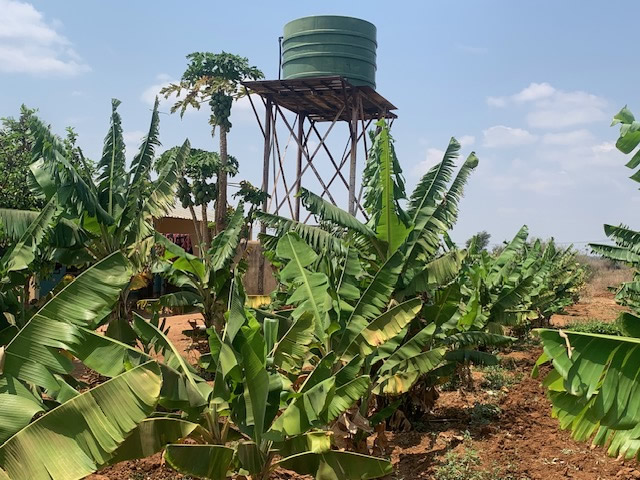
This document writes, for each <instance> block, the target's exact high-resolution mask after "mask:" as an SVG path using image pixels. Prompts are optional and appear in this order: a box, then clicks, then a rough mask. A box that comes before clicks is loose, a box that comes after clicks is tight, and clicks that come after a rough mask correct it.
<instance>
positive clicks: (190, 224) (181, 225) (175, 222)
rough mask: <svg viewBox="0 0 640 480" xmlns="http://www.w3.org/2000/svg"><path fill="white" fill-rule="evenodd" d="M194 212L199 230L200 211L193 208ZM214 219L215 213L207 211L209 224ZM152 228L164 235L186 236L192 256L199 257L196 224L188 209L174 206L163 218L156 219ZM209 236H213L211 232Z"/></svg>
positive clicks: (200, 227) (200, 221) (200, 225)
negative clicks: (190, 246)
mask: <svg viewBox="0 0 640 480" xmlns="http://www.w3.org/2000/svg"><path fill="white" fill-rule="evenodd" d="M194 211H195V214H196V221H197V226H198V228H199V229H202V209H201V208H200V207H195V208H194ZM214 218H215V212H214V211H213V210H207V220H208V221H209V222H211V221H213V219H214ZM154 226H155V228H156V230H157V231H158V232H159V233H163V234H165V235H176V236H177V235H188V236H189V239H190V243H191V245H192V248H193V254H194V255H198V256H200V249H199V248H198V236H197V235H196V224H195V223H194V221H193V217H192V215H191V211H190V210H189V209H188V208H182V207H181V206H179V205H177V206H174V207H173V208H172V209H171V210H169V212H168V213H167V214H166V215H165V216H164V217H161V218H157V219H156V220H155V222H154ZM200 231H201V230H200ZM211 234H212V235H213V232H212V233H211Z"/></svg>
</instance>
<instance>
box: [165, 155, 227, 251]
mask: <svg viewBox="0 0 640 480" xmlns="http://www.w3.org/2000/svg"><path fill="white" fill-rule="evenodd" d="M179 152H180V147H173V148H170V149H169V150H167V151H165V152H164V153H162V155H160V157H159V158H158V160H157V161H156V170H157V171H160V170H162V167H163V166H164V165H165V164H166V163H167V162H170V161H172V159H174V158H175V156H176V155H177V154H178V153H179ZM221 169H222V167H221V160H220V155H219V154H218V153H217V152H209V151H207V150H202V149H199V148H192V149H191V150H190V152H189V157H188V158H187V159H186V160H185V162H184V165H183V170H182V172H181V178H180V179H179V180H178V189H177V191H176V194H177V197H178V201H179V202H180V204H181V205H182V208H188V209H189V212H190V213H191V219H192V220H193V224H194V229H195V232H196V239H197V240H196V241H197V244H198V245H200V244H202V250H203V251H204V252H207V250H208V249H209V248H210V243H211V241H210V236H209V225H208V222H207V221H206V215H207V211H208V208H209V204H210V203H211V202H213V201H215V200H216V198H217V197H218V185H217V183H216V182H215V180H214V181H212V179H217V178H218V176H219V175H220V171H221ZM225 171H226V173H227V174H228V175H231V176H232V177H233V176H235V175H236V174H237V173H238V161H237V160H236V158H235V157H234V156H232V155H229V156H228V160H227V166H226V168H225ZM194 207H200V208H201V214H202V217H201V218H202V219H203V220H202V222H198V219H197V216H196V211H195V209H194ZM225 218H226V217H225ZM205 239H208V240H207V241H206V242H205Z"/></svg>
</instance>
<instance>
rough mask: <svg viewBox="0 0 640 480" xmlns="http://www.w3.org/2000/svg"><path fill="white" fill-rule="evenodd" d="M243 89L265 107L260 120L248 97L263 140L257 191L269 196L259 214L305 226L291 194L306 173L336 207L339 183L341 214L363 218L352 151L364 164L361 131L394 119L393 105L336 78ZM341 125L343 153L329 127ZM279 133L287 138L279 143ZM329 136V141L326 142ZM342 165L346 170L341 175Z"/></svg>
mask: <svg viewBox="0 0 640 480" xmlns="http://www.w3.org/2000/svg"><path fill="white" fill-rule="evenodd" d="M244 85H245V88H246V89H247V93H253V94H257V95H259V97H260V99H261V101H262V104H263V106H264V109H265V114H264V119H261V118H260V115H259V113H258V109H257V108H256V105H255V103H254V100H253V98H252V96H249V100H250V103H251V106H252V108H253V111H254V114H255V116H256V119H257V121H258V124H259V125H260V129H261V131H262V134H263V137H264V150H263V176H262V189H263V190H264V191H266V192H267V193H269V195H270V197H269V199H267V200H265V202H264V204H263V211H265V212H269V213H274V214H278V215H283V216H289V217H290V218H292V219H294V220H297V221H302V222H305V223H306V222H307V221H308V220H309V218H310V216H311V215H310V214H309V213H308V212H303V211H301V199H300V197H299V196H297V195H296V194H297V193H298V192H299V191H300V188H301V187H302V181H303V176H304V175H305V173H307V172H308V171H309V170H311V173H312V174H313V176H312V178H313V179H314V181H315V182H317V183H318V184H319V185H320V188H321V189H322V191H321V192H317V193H319V194H320V195H321V196H322V197H324V198H326V199H327V200H328V201H330V202H331V203H333V204H334V205H338V203H339V200H337V199H336V198H335V196H334V194H332V191H331V187H332V185H334V183H337V185H341V184H342V185H343V186H344V187H345V189H346V191H347V192H348V199H347V206H346V207H347V208H346V210H348V211H349V213H351V214H352V215H357V214H358V213H360V214H362V215H363V216H364V218H365V219H366V218H367V215H366V212H365V210H364V208H363V207H362V205H361V197H362V188H360V189H359V190H358V191H356V180H357V178H356V177H357V175H356V172H357V160H358V150H359V148H358V147H359V146H360V150H361V151H362V152H363V155H364V158H365V160H366V156H367V153H368V150H369V148H368V147H369V145H367V141H368V139H367V130H368V129H369V127H370V126H371V124H372V122H374V121H375V120H377V119H379V118H390V119H391V120H392V121H393V119H394V118H395V117H396V116H395V114H393V113H392V112H391V110H395V107H394V106H393V105H392V104H391V103H389V102H388V101H387V100H386V99H385V98H384V97H382V96H381V95H379V94H378V93H377V92H376V91H375V90H373V89H372V88H370V87H356V86H353V85H351V84H350V83H349V82H348V81H347V80H346V79H344V78H342V77H319V78H307V79H296V80H268V81H258V82H246V83H244ZM341 122H345V123H346V124H347V126H348V134H347V138H346V142H345V146H344V149H343V150H342V151H341V152H340V151H337V152H336V145H340V143H336V142H335V141H336V140H338V138H334V137H338V135H339V134H337V133H335V132H336V131H337V130H339V129H336V128H334V127H335V126H336V125H337V124H338V123H341ZM283 127H284V128H283ZM282 131H284V132H285V136H286V137H287V139H286V142H284V143H283V142H282V135H281V133H280V132H282ZM332 133H333V135H332ZM330 137H331V140H334V141H333V143H329V140H330ZM291 144H293V145H294V148H295V152H296V158H295V170H294V168H293V165H291V163H286V162H285V160H286V155H287V153H288V152H289V146H290V145H291ZM321 152H322V153H323V155H322V157H323V159H324V158H326V159H328V164H329V165H330V170H331V171H330V173H329V174H328V175H327V173H326V172H323V171H321V169H319V168H318V165H317V164H316V163H314V160H316V159H317V158H318V154H319V153H321ZM346 165H349V167H348V172H347V173H346V174H345V172H344V170H345V168H344V167H345V166H346ZM287 167H289V168H287ZM307 178H308V177H307ZM262 230H263V231H264V227H263V229H262Z"/></svg>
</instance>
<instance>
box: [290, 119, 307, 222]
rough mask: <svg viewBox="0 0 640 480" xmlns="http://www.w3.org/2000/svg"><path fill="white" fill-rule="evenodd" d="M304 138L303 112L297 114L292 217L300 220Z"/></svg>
mask: <svg viewBox="0 0 640 480" xmlns="http://www.w3.org/2000/svg"><path fill="white" fill-rule="evenodd" d="M306 143H307V142H306V141H305V140H304V114H302V113H299V114H298V157H297V158H296V204H295V211H294V214H293V219H294V220H296V221H300V197H299V196H298V194H299V193H300V187H301V186H302V154H303V153H304V147H305V145H306Z"/></svg>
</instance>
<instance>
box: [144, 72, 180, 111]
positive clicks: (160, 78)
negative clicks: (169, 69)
mask: <svg viewBox="0 0 640 480" xmlns="http://www.w3.org/2000/svg"><path fill="white" fill-rule="evenodd" d="M176 82H177V81H176V80H172V79H171V76H170V75H168V74H166V73H159V74H158V75H156V83H154V84H153V85H149V86H148V87H147V88H145V89H144V91H143V92H142V95H140V100H142V101H143V102H144V103H146V104H148V105H153V103H154V102H155V101H156V97H158V98H159V99H160V105H161V106H162V107H166V108H168V107H170V106H171V105H173V103H174V102H175V101H176V98H178V97H176V96H175V95H171V96H170V97H169V98H166V99H165V98H164V95H160V90H162V89H163V88H164V87H166V86H168V85H169V84H170V83H176Z"/></svg>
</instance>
